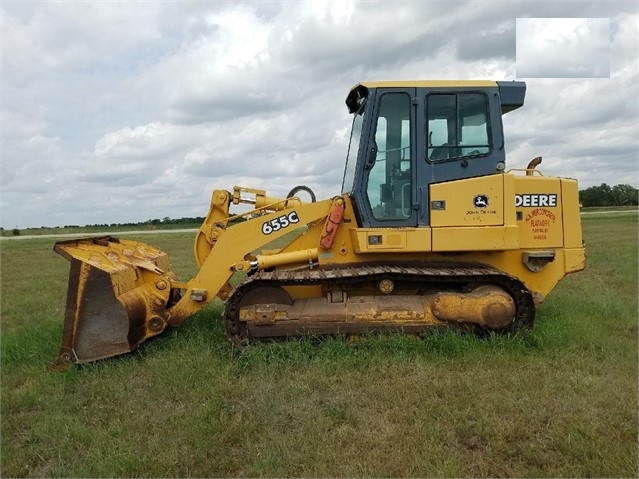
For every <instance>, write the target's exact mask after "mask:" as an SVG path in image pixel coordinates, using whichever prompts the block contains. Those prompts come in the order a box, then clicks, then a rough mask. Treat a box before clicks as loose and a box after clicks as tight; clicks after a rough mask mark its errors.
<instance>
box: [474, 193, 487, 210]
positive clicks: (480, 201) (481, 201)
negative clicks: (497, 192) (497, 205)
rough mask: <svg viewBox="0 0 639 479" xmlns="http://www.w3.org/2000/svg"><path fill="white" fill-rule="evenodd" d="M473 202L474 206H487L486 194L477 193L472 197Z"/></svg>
mask: <svg viewBox="0 0 639 479" xmlns="http://www.w3.org/2000/svg"><path fill="white" fill-rule="evenodd" d="M473 204H474V205H475V208H486V207H488V196H486V195H477V196H475V198H474V199H473Z"/></svg>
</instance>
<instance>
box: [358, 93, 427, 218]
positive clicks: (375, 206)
mask: <svg viewBox="0 0 639 479" xmlns="http://www.w3.org/2000/svg"><path fill="white" fill-rule="evenodd" d="M415 94H416V90H415V88H406V89H400V88H393V89H392V90H391V89H383V88H380V89H377V91H376V92H375V95H374V96H375V101H374V103H373V105H374V111H373V119H372V120H373V121H372V122H371V123H370V133H369V136H368V143H367V148H366V150H364V151H363V152H362V153H363V154H364V158H363V169H362V170H360V171H362V174H361V176H360V178H359V181H358V182H357V183H359V184H358V185H357V186H356V188H355V195H356V200H357V204H358V207H359V213H360V216H361V220H362V223H363V226H367V227H371V226H373V227H402V226H403V227H411V226H417V217H418V211H417V209H418V208H419V203H417V200H416V192H415V184H416V171H415V145H416V141H415V136H416V129H415V120H416V103H415V101H414V100H415Z"/></svg>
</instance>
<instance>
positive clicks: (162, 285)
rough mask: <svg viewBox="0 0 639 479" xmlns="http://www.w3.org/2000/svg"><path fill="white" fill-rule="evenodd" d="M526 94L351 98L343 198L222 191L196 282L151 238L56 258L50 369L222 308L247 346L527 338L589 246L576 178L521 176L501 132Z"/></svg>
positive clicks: (422, 84) (488, 90)
mask: <svg viewBox="0 0 639 479" xmlns="http://www.w3.org/2000/svg"><path fill="white" fill-rule="evenodd" d="M525 90H526V85H525V83H524V82H518V81H513V82H500V81H498V82H492V81H396V82H365V83H360V84H357V85H356V86H354V87H353V88H352V89H351V90H350V92H349V94H348V96H347V98H346V106H347V107H348V111H349V113H350V114H352V117H353V120H352V131H351V138H350V143H349V147H348V154H347V158H346V165H345V169H344V174H343V181H342V188H341V194H339V195H337V196H335V197H332V198H328V199H324V200H320V201H315V198H314V195H311V200H310V201H308V200H306V201H303V200H302V199H301V197H302V196H304V197H305V196H307V194H304V195H300V194H299V193H300V192H301V191H302V190H305V189H307V188H306V187H297V188H294V189H293V190H292V191H291V193H290V194H288V195H287V197H286V198H272V197H269V196H268V195H267V194H266V192H265V191H262V190H256V189H250V188H243V187H237V186H236V187H234V188H233V189H232V191H226V190H215V191H213V193H212V196H211V203H210V208H209V212H208V215H207V217H206V219H205V221H204V222H203V224H202V225H201V227H200V228H199V231H198V232H197V234H196V237H195V245H194V252H195V259H196V261H197V264H198V266H199V271H198V272H197V274H196V275H195V277H193V278H192V279H190V280H188V281H184V280H180V279H179V278H177V276H176V275H175V274H174V273H173V272H172V270H171V265H170V263H169V259H168V258H167V255H166V254H165V253H163V252H162V251H160V250H158V249H157V248H155V247H153V246H150V245H147V244H144V243H141V242H138V241H130V240H125V239H118V238H115V237H112V236H106V237H98V238H86V239H80V240H71V241H63V242H58V243H56V245H55V248H54V249H55V251H56V252H58V253H59V254H61V255H62V256H64V257H65V258H67V259H68V260H69V261H70V262H71V267H70V276H69V288H68V297H67V305H66V317H65V322H64V330H63V338H62V347H61V350H60V354H59V356H58V357H57V359H56V360H55V362H54V364H53V366H64V365H68V364H69V363H83V362H88V361H94V360H97V359H101V358H106V357H110V356H115V355H118V354H123V353H127V352H130V351H132V350H134V349H135V348H136V347H137V346H138V345H139V344H141V343H142V342H143V341H145V340H147V339H149V338H151V337H154V336H157V335H159V334H161V333H162V332H163V331H165V330H166V329H167V328H170V327H176V326H179V325H181V324H182V323H183V322H184V320H186V319H187V318H188V317H190V316H192V315H193V314H194V313H196V312H197V311H198V310H200V309H201V308H202V307H203V306H204V305H206V304H207V303H208V302H209V301H211V300H212V299H213V298H216V297H217V298H220V299H221V300H222V301H223V302H224V303H225V309H224V313H223V321H224V325H225V329H226V334H227V335H228V338H229V339H230V341H231V342H232V343H233V344H235V345H237V346H239V347H243V346H245V345H247V344H249V343H251V342H252V341H256V340H260V339H263V338H274V337H287V336H296V335H304V334H359V333H362V332H364V331H405V332H409V333H420V332H423V331H425V330H428V329H429V328H436V327H446V326H451V325H453V326H455V327H462V328H465V329H471V330H480V331H497V332H510V331H514V330H516V329H518V328H522V327H524V328H526V327H530V326H531V325H532V323H533V319H534V317H535V308H536V307H537V306H538V305H539V304H540V303H541V302H542V301H543V300H544V298H545V297H546V296H547V295H548V294H549V293H550V291H551V290H552V289H553V288H554V287H555V285H556V284H557V283H558V282H559V281H560V280H561V279H562V278H563V277H564V276H565V275H566V274H568V273H571V272H575V271H580V270H582V269H583V268H584V266H585V249H584V245H583V242H582V233H581V224H580V217H579V199H578V189H577V182H576V180H573V179H566V178H556V177H547V176H543V175H542V174H541V172H540V171H539V170H538V169H537V168H536V166H537V165H538V163H539V162H540V158H536V159H535V160H533V161H532V162H531V163H530V164H529V165H528V167H527V168H522V169H511V170H507V169H506V163H505V160H506V159H505V152H504V136H503V128H502V117H503V115H504V114H506V113H508V112H510V111H512V110H515V109H517V108H519V107H521V106H522V105H523V103H524V96H525ZM247 203H248V204H251V205H252V206H251V208H252V209H251V210H250V211H247V212H242V213H237V214H231V212H230V209H231V207H232V206H235V205H240V204H247ZM276 240H277V241H276ZM274 242H275V244H279V247H278V248H276V249H274V248H273V247H272V244H273V243H274ZM266 247H270V249H265V248H266ZM237 273H242V275H240V276H241V277H242V278H243V279H241V280H240V281H239V283H237V284H236V283H235V281H233V282H232V283H233V284H235V286H233V285H232V283H231V282H230V280H231V278H232V276H234V275H235V274H237Z"/></svg>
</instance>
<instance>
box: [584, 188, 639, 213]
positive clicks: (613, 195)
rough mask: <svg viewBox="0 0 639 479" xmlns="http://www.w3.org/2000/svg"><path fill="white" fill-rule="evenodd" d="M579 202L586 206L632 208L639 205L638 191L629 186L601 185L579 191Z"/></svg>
mask: <svg viewBox="0 0 639 479" xmlns="http://www.w3.org/2000/svg"><path fill="white" fill-rule="evenodd" d="M579 201H580V202H581V205H582V206H584V207H588V206H632V205H637V204H639V190H638V189H637V188H635V187H634V186H630V185H615V186H612V187H611V186H609V185H607V184H606V183H602V184H601V185H599V186H591V187H589V188H586V189H585V190H580V191H579Z"/></svg>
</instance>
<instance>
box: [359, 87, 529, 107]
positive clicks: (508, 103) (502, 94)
mask: <svg viewBox="0 0 639 479" xmlns="http://www.w3.org/2000/svg"><path fill="white" fill-rule="evenodd" d="M374 88H446V89H456V88H459V89H464V90H468V89H473V88H476V89H484V88H498V89H499V98H500V102H501V113H502V115H503V114H505V113H508V112H509V111H513V110H516V109H517V108H519V107H521V106H523V104H524V97H525V95H526V83H525V82H522V81H491V80H397V81H366V82H361V83H358V84H357V85H355V86H354V87H353V88H351V90H350V92H349V93H348V96H347V97H346V106H347V107H348V112H349V113H354V112H355V111H357V110H358V109H359V106H358V105H360V104H361V103H362V100H363V99H364V98H366V97H367V96H368V90H370V89H374Z"/></svg>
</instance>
